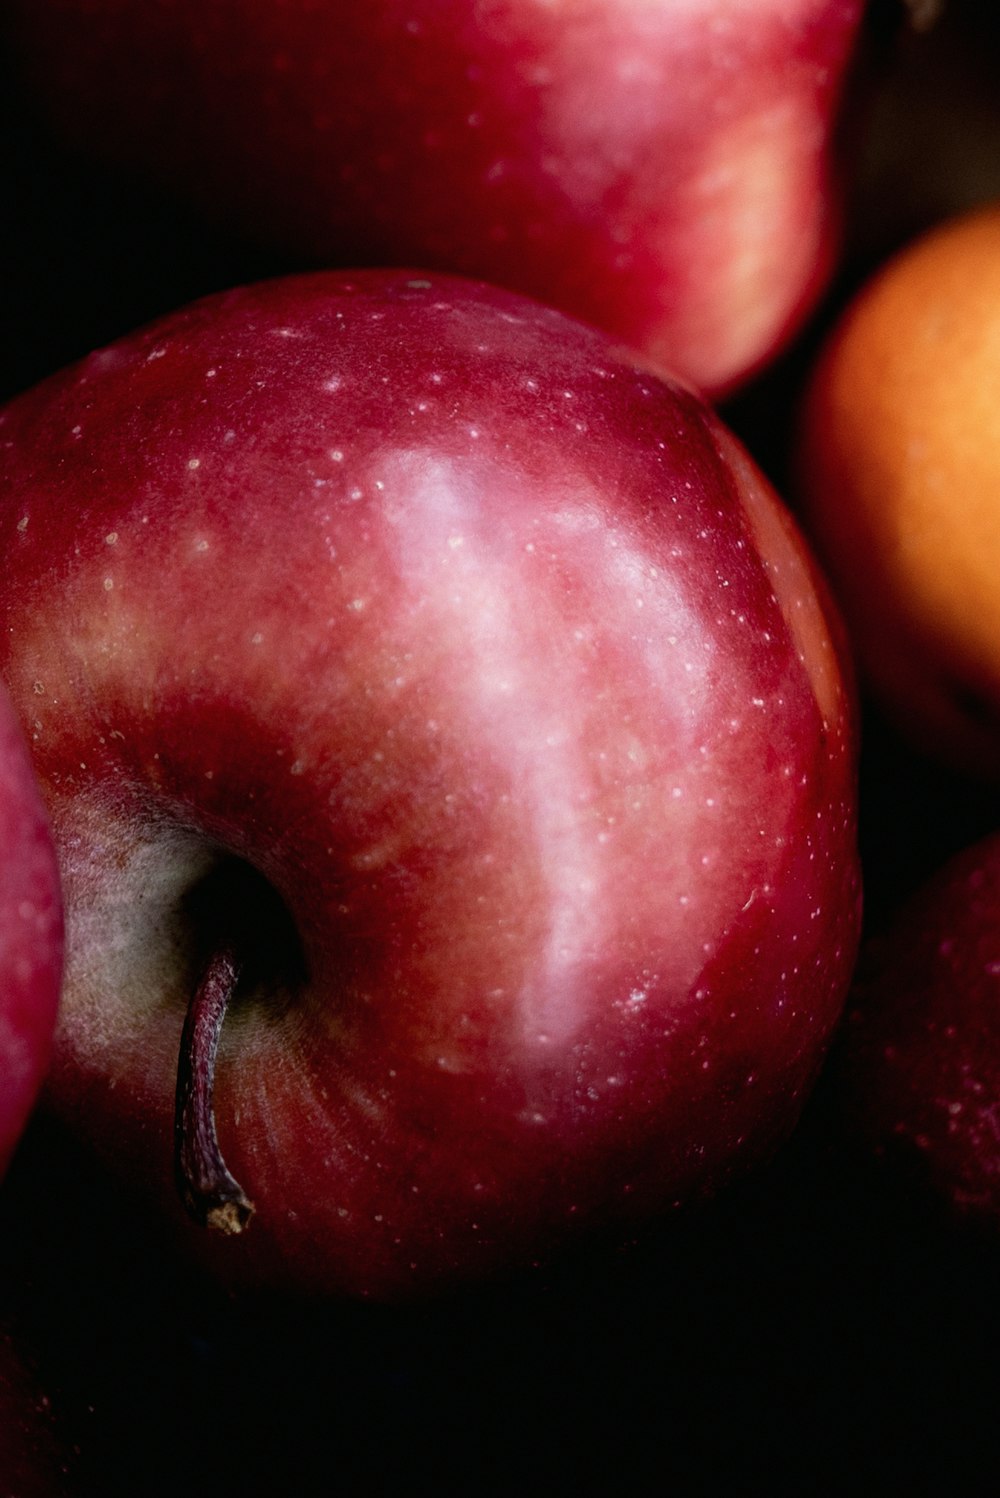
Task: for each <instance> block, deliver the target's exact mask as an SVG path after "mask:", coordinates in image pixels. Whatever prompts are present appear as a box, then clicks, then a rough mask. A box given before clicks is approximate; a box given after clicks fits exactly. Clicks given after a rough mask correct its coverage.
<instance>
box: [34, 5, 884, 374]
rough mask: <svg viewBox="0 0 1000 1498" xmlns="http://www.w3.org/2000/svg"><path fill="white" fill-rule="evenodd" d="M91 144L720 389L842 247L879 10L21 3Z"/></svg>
mask: <svg viewBox="0 0 1000 1498" xmlns="http://www.w3.org/2000/svg"><path fill="white" fill-rule="evenodd" d="M7 9H8V12H10V14H11V17H12V20H13V40H12V48H11V50H12V53H13V55H14V56H15V58H17V59H19V60H20V66H21V68H22V69H23V70H24V71H25V72H26V73H28V74H30V76H31V87H32V90H33V92H34V94H35V96H36V97H38V98H44V99H45V100H46V102H47V106H48V107H49V108H50V110H51V111H52V113H53V114H54V115H55V116H56V117H57V118H58V119H59V120H60V122H61V124H62V127H63V129H64V131H65V133H66V135H67V137H68V139H70V140H71V141H72V143H73V145H74V146H75V147H77V148H81V147H83V148H85V147H89V148H90V149H91V150H96V151H98V152H99V153H100V154H102V155H103V156H105V157H108V158H111V159H113V160H116V161H119V162H124V163H129V164H131V165H132V166H135V167H137V168H138V169H139V170H140V171H141V172H142V173H144V174H146V175H148V176H152V177H154V178H156V179H158V180H160V181H162V182H165V183H169V184H170V186H171V187H172V188H173V189H174V190H175V191H176V192H178V193H179V194H181V195H183V196H184V197H185V198H195V199H197V200H198V201H199V202H200V203H201V204H202V205H203V206H204V207H206V208H207V209H208V210H209V212H210V213H211V214H213V215H214V216H215V217H216V218H217V219H220V220H222V221H223V222H225V223H226V224H227V225H232V224H241V225H244V226H245V227H246V228H248V229H249V230H250V231H251V233H252V234H253V235H254V236H255V237H256V238H257V239H259V240H262V241H264V242H266V243H268V244H272V245H276V246H278V247H279V248H281V249H282V250H283V251H284V252H287V253H292V254H294V255H297V256H299V257H302V256H305V257H307V258H308V259H309V261H310V262H317V261H318V262H321V263H324V264H336V265H344V264H355V263H358V264H360V263H367V264H372V265H386V264H390V265H392V264H400V263H403V264H418V265H423V266H434V267H436V268H438V269H440V270H444V271H456V272H460V273H462V274H465V275H473V276H477V277H481V278H483V279H484V280H487V281H491V282H496V283H497V284H499V285H503V286H510V287H512V288H513V289H515V290H518V291H522V292H527V293H529V294H530V295H533V296H537V297H540V298H541V299H542V300H543V301H546V302H549V303H551V304H553V305H555V306H559V307H562V308H563V309H564V310H566V311H568V312H571V313H573V314H574V315H576V316H578V317H582V318H585V319H586V320H587V321H590V322H593V323H595V324H596V325H597V326H600V327H603V328H606V329H608V330H609V331H610V332H612V333H614V334H615V335H617V336H618V337H620V338H623V339H624V340H625V341H627V342H628V343H629V344H630V345H632V346H634V347H635V348H637V349H639V350H641V351H642V352H643V353H645V354H646V355H647V356H648V357H649V358H650V359H652V360H654V361H655V362H656V363H657V364H658V365H659V366H660V367H664V368H666V369H668V370H677V371H678V372H679V373H680V374H682V375H683V376H685V377H686V378H688V379H691V380H693V381H694V382H695V383H696V384H699V385H701V386H702V387H703V388H705V389H707V390H710V391H712V392H715V393H718V392H721V391H722V390H723V389H728V388H730V387H732V386H734V385H735V384H736V383H738V382H739V381H740V380H741V379H743V378H744V377H745V376H746V375H747V374H748V373H749V372H751V371H752V370H753V369H755V368H756V367H757V366H759V365H760V364H761V363H762V362H763V361H764V360H766V359H767V358H768V357H770V356H771V355H772V354H773V353H774V352H775V350H776V348H777V346H778V345H779V344H780V343H781V342H782V341H783V340H784V339H785V338H786V337H787V336H788V335H789V334H790V332H791V331H792V330H793V329H794V328H795V327H796V326H797V325H798V324H799V322H800V320H801V318H802V317H803V316H804V314H805V312H806V311H807V310H808V308H809V307H810V306H811V305H812V302H813V300H814V298H815V295H816V294H817V292H818V291H819V289H820V288H821V286H822V285H823V283H824V281H825V278H826V275H827V272H828V270H829V266H830V263H831V260H832V257H833V253H834V243H835V240H836V238H837V233H838V219H839V212H838V204H837V192H836V186H835V181H834V175H835V173H834V168H833V163H832V150H831V140H832V136H833V129H834V125H835V121H836V116H837V106H838V103H839V97H840V93H841V87H842V84H843V79H844V74H845V70H846V68H847V65H848V62H849V59H850V56H851V53H852V49H853V45H854V41H855V37H856V33H857V29H858V25H859V21H860V18H861V15H862V12H863V10H864V6H863V3H862V0H755V3H753V4H743V3H739V0H682V3H678V0H574V3H572V4H565V3H564V4H552V3H545V0H494V3H490V4H488V5H484V4H480V3H475V0H405V3H402V0H367V3H366V4H363V5H358V4H355V5H317V4H316V3H315V0H280V3H279V0H258V3H256V4H254V5H247V4H245V3H244V0H214V3H213V4H211V5H205V4H204V3H203V0H172V3H171V4H169V5H154V6H151V5H134V4H132V3H130V0H21V3H16V0H13V3H12V0H8V6H7Z"/></svg>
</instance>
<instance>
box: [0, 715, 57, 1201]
mask: <svg viewBox="0 0 1000 1498" xmlns="http://www.w3.org/2000/svg"><path fill="white" fill-rule="evenodd" d="M61 963H62V905H61V899H60V894H59V876H58V873H57V870H56V862H55V851H54V848H53V845H52V837H51V833H50V831H49V826H48V821H47V818H46V814H45V808H44V806H43V804H42V799H41V796H40V795H39V791H38V786H37V785H36V783H35V778H34V773H33V770H32V764H31V757H30V755H29V753H28V750H27V746H26V744H25V742H24V737H23V735H22V732H21V728H20V726H19V724H18V722H17V719H16V717H15V715H14V713H13V711H12V709H11V705H10V702H9V701H8V699H7V695H6V693H5V692H4V691H3V690H2V689H0V1175H2V1174H3V1172H4V1171H5V1170H6V1168H7V1165H8V1163H9V1161H10V1157H11V1154H12V1152H13V1150H14V1146H15V1144H16V1143H17V1141H18V1139H19V1138H20V1135H21V1131H22V1130H23V1128H24V1125H25V1123H26V1122H27V1118H28V1114H29V1112H30V1111H31V1108H32V1106H33V1105H34V1102H35V1099H36V1097H37V1094H38V1090H39V1088H40V1086H41V1083H42V1078H43V1076H44V1073H45V1070H46V1068H47V1066H48V1060H49V1054H50V1050H51V1046H52V1032H53V1029H54V1027H55V1022H56V1006H57V1004H58V1000H59V979H60V972H61Z"/></svg>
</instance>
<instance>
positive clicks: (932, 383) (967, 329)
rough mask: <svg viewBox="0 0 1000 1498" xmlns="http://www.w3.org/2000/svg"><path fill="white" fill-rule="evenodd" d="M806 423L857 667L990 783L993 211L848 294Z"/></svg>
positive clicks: (994, 517) (997, 428)
mask: <svg viewBox="0 0 1000 1498" xmlns="http://www.w3.org/2000/svg"><path fill="white" fill-rule="evenodd" d="M803 416H804V419H803V427H802V433H801V441H800V446H799V453H798V475H799V492H800V498H801V502H802V507H803V512H804V519H805V523H806V526H807V528H808V529H809V530H810V531H811V534H812V536H813V538H814V540H815V542H816V545H817V548H818V550H819V553H820V555H821V557H822V558H823V560H824V561H825V563H826V567H827V571H828V573H829V575H830V578H831V581H832V583H833V585H834V589H835V591H836V592H837V594H838V596H839V599H840V602H841V606H842V608H843V610H844V613H845V615H846V617H847V622H848V627H849V629H850V630H851V633H852V636H853V641H854V645H855V648H856V651H857V654H858V658H859V661H860V664H861V667H862V671H863V673H864V674H865V675H866V676H867V678H868V681H869V683H870V685H871V687H872V689H873V691H874V692H875V694H877V696H878V697H880V698H881V700H882V701H883V703H884V704H885V706H886V707H887V708H888V709H889V710H890V712H891V713H892V715H893V716H895V717H896V718H897V719H898V720H899V721H900V722H901V724H902V726H903V727H904V728H906V729H907V730H908V731H909V732H910V734H911V735H912V736H913V737H914V738H915V739H916V740H917V742H918V744H919V745H920V746H921V747H923V748H924V749H926V750H927V751H928V752H930V753H934V754H937V755H941V756H944V757H946V758H947V759H949V760H950V761H952V762H953V763H955V764H957V765H958V766H960V767H962V768H964V769H967V770H972V771H975V772H977V773H985V774H988V775H990V776H994V777H1000V205H998V206H995V207H994V206H990V207H988V208H981V209H978V210H976V211H974V212H972V213H969V214H965V215H963V216H962V217H961V218H958V219H955V220H952V221H950V222H947V223H945V224H943V225H941V226H939V227H937V228H935V229H933V230H931V231H930V232H929V233H927V234H925V235H924V236H922V237H921V238H920V239H919V240H917V241H916V242H915V243H914V244H912V245H910V246H909V247H908V248H906V249H905V250H903V251H902V252H901V253H900V254H898V255H897V256H896V257H895V258H894V259H893V260H892V261H890V262H889V263H888V264H887V265H886V266H885V267H884V268H883V269H882V270H881V271H880V272H878V273H877V274H876V275H875V276H874V277H873V279H872V280H871V281H870V282H869V283H868V284H867V285H866V286H865V287H864V288H863V289H862V290H861V291H860V293H858V295H857V296H856V297H855V299H854V301H853V303H852V304H851V305H850V306H849V307H848V308H847V310H846V313H845V314H844V315H843V317H842V319H841V321H840V323H839V325H838V326H837V327H835V329H834V331H833V334H832V336H831V337H830V339H829V341H828V343H827V345H826V347H825V349H824V350H823V351H822V353H821V356H820V359H819V361H818V365H817V369H816V372H815V376H814V378H813V380H812V384H811V387H810V389H809V391H808V393H807V397H806V402H805V409H804V413H803Z"/></svg>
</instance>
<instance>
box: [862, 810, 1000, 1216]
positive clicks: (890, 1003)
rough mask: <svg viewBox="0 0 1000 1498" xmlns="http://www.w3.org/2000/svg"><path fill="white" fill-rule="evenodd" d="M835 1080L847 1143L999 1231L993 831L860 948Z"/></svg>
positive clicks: (998, 857)
mask: <svg viewBox="0 0 1000 1498" xmlns="http://www.w3.org/2000/svg"><path fill="white" fill-rule="evenodd" d="M835 1079H836V1096H837V1098H838V1102H839V1109H840V1114H841V1117H842V1119H843V1121H844V1124H845V1127H846V1128H847V1130H848V1131H849V1133H850V1135H851V1137H852V1139H853V1140H854V1141H855V1142H857V1143H859V1144H863V1145H864V1147H865V1148H867V1149H868V1150H871V1151H875V1152H876V1153H878V1154H879V1155H881V1156H883V1157H884V1158H885V1159H886V1161H887V1163H888V1164H889V1165H891V1166H892V1167H894V1168H895V1169H896V1170H897V1171H900V1172H904V1173H905V1174H906V1176H907V1177H909V1178H910V1181H911V1184H912V1182H913V1181H917V1182H919V1183H920V1186H921V1188H922V1189H930V1190H931V1191H932V1192H933V1193H934V1194H935V1195H936V1196H937V1197H938V1199H939V1201H941V1202H943V1203H945V1204H947V1206H948V1207H949V1209H955V1210H958V1211H959V1212H960V1213H962V1214H967V1215H969V1216H970V1217H972V1218H975V1219H978V1220H980V1221H982V1222H986V1223H990V1224H992V1226H993V1227H994V1228H996V1227H998V1226H1000V835H998V834H994V835H992V836H990V837H987V838H986V839H984V840H983V841H982V842H980V843H977V844H976V845H975V846H974V847H972V848H969V849H967V850H965V851H964V852H962V853H960V854H958V855H957V856H956V857H955V858H953V859H951V860H950V861H949V862H948V863H947V864H946V865H945V866H944V867H943V868H942V869H941V870H940V871H939V872H938V873H937V874H936V875H935V876H934V877H933V878H932V879H930V880H929V881H928V882H927V883H926V884H925V885H924V886H923V887H922V888H921V889H920V890H918V891H917V893H916V894H914V895H913V896H911V898H910V899H909V900H908V902H907V903H906V905H905V906H904V907H903V908H902V909H901V910H900V911H899V912H898V914H897V915H896V917H895V920H894V921H893V922H892V923H891V924H890V925H889V926H888V929H887V930H886V931H885V932H884V933H883V934H881V935H880V936H879V937H878V938H877V939H875V940H872V941H871V942H870V943H869V945H868V946H867V947H866V949H865V953H864V957H863V960H862V963H861V967H860V971H859V977H858V983H857V987H856V993H855V995H854V997H853V999H852V1003H851V1008H850V1013H849V1017H848V1020H847V1022H846V1023H845V1026H844V1032H843V1038H842V1042H841V1045H840V1047H839V1049H838V1061H837V1067H836V1071H835Z"/></svg>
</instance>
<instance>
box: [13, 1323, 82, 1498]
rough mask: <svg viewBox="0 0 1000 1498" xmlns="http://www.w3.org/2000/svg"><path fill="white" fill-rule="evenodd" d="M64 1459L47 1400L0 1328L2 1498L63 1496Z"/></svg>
mask: <svg viewBox="0 0 1000 1498" xmlns="http://www.w3.org/2000/svg"><path fill="white" fill-rule="evenodd" d="M65 1458H66V1453H64V1452H62V1451H61V1450H60V1448H59V1444H58V1439H57V1435H56V1432H55V1429H54V1425H53V1416H52V1409H51V1405H50V1403H49V1399H48V1396H47V1395H46V1394H44V1393H43V1392H42V1391H41V1390H40V1389H39V1387H38V1383H37V1379H36V1377H35V1374H34V1370H33V1369H31V1368H29V1366H28V1365H27V1363H26V1362H25V1360H24V1358H23V1356H22V1355H21V1353H20V1351H19V1349H18V1347H17V1346H16V1343H15V1341H14V1339H13V1337H12V1336H11V1334H10V1333H9V1332H8V1331H7V1330H4V1329H0V1492H3V1494H4V1495H5V1498H66V1495H67V1494H68V1493H69V1492H70V1483H69V1477H68V1473H69V1467H68V1465H67V1462H66V1459H65Z"/></svg>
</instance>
